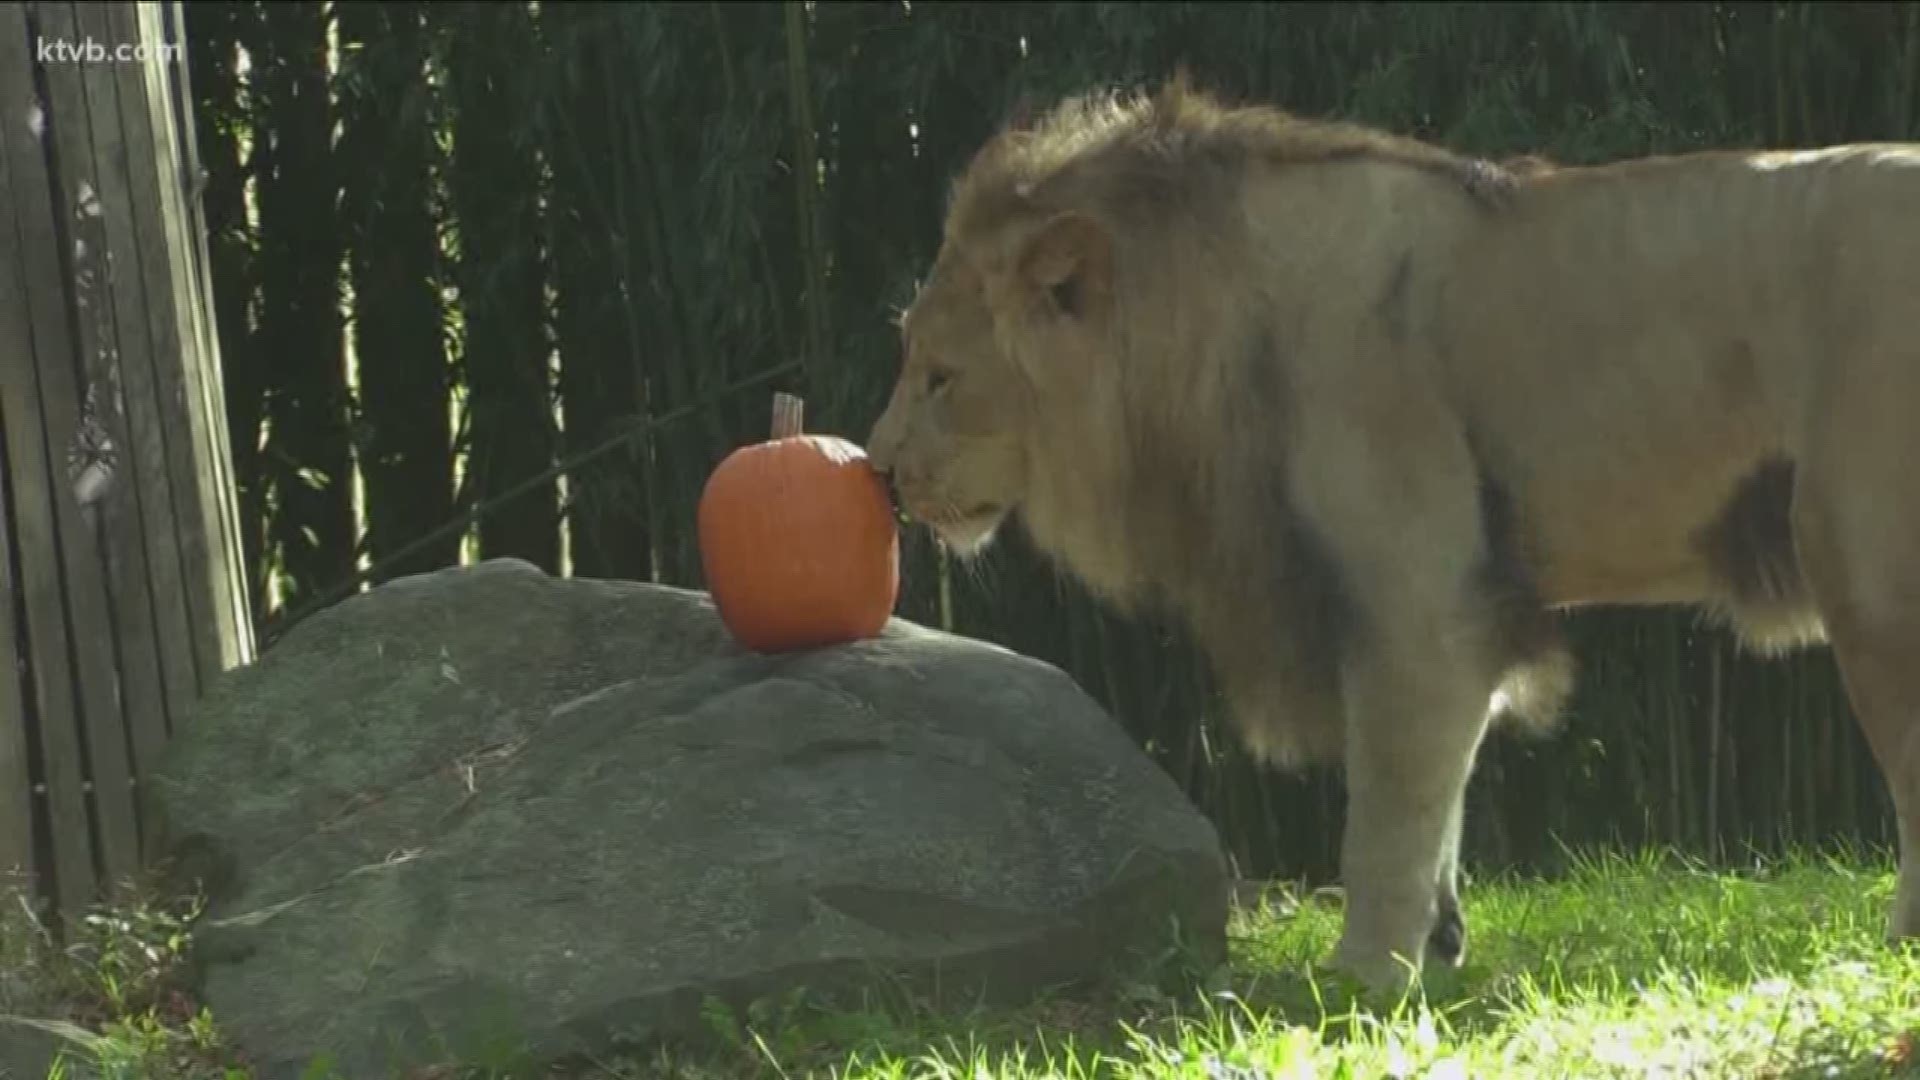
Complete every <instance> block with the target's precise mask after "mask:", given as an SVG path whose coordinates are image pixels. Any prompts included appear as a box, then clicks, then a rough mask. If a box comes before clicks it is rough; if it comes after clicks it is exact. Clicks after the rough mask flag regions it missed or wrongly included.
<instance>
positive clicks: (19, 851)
mask: <svg viewBox="0 0 1920 1080" xmlns="http://www.w3.org/2000/svg"><path fill="white" fill-rule="evenodd" d="M4 15H5V8H4V7H0V17H3V16H4ZM6 171H7V169H6V161H5V157H4V155H0V198H4V197H5V191H6V177H5V174H6ZM0 205H3V204H0ZM12 232H13V221H12V219H11V218H10V217H6V216H0V240H5V239H10V238H11V236H12ZM8 246H10V245H8V244H6V243H0V356H8V355H17V356H27V355H29V354H30V352H31V350H32V347H33V343H32V342H31V341H30V340H28V338H27V333H26V330H27V316H26V312H24V311H22V310H21V307H20V290H19V289H18V288H16V287H15V286H14V281H13V278H14V277H15V276H16V274H15V272H14V270H13V269H12V268H13V266H14V262H13V259H12V258H11V256H9V255H8V254H7V252H6V248H7V247H8ZM3 363H5V361H3V360H0V364H3ZM9 386H10V384H8V383H7V382H5V381H4V376H0V432H4V431H6V430H7V429H8V426H9V425H12V426H14V427H17V428H20V429H22V430H27V429H30V428H31V426H32V424H33V416H32V414H31V413H30V412H28V411H27V410H26V409H24V408H15V409H9V407H8V406H9V404H10V403H11V402H13V400H14V398H13V396H12V395H11V394H10V393H8V392H7V390H8V388H9ZM12 489H13V477H12V466H11V458H10V456H9V455H8V454H7V446H6V440H5V439H0V883H3V882H5V880H6V879H7V877H8V875H10V874H14V873H25V874H27V875H29V876H30V877H34V876H37V875H38V874H39V873H40V872H41V870H42V869H43V868H42V867H41V866H39V865H38V863H37V862H36V860H35V855H34V850H33V820H34V813H35V807H34V794H33V764H32V761H31V753H32V749H31V746H32V744H31V743H30V742H29V739H28V734H27V724H28V723H29V722H30V721H31V714H30V712H29V711H28V704H29V700H28V695H29V694H31V692H32V687H31V686H30V685H28V683H27V680H26V675H27V672H26V671H25V670H23V665H21V664H20V663H19V662H18V660H17V659H16V658H17V657H19V656H20V655H21V654H20V646H21V645H22V644H24V642H22V641H21V639H20V635H21V633H22V632H24V627H19V626H16V619H17V618H18V617H19V612H20V611H21V603H20V601H21V600H22V598H23V593H22V592H21V589H22V583H21V582H20V581H19V579H18V578H17V576H16V575H15V573H14V553H13V539H12V536H11V532H10V530H12V528H13V521H14V520H15V518H16V517H17V516H18V513H17V512H16V511H15V510H14V508H13V498H12ZM4 900H5V897H0V901H4Z"/></svg>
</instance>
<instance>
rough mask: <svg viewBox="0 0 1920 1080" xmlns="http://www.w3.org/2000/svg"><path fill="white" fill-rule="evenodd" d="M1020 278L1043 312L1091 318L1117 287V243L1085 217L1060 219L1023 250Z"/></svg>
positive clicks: (1029, 239) (1036, 233)
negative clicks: (1115, 266)
mask: <svg viewBox="0 0 1920 1080" xmlns="http://www.w3.org/2000/svg"><path fill="white" fill-rule="evenodd" d="M1018 273H1019V276H1020V283H1021V286H1022V288H1024V289H1026V290H1027V292H1028V294H1029V296H1030V297H1031V298H1032V299H1033V301H1034V302H1035V303H1036V304H1038V305H1040V306H1041V307H1042V308H1043V309H1044V310H1049V311H1052V312H1053V313H1054V314H1056V315H1061V316H1064V317H1066V318H1070V319H1083V318H1086V317H1087V316H1088V315H1090V314H1093V313H1094V312H1095V311H1097V310H1098V306H1099V305H1100V304H1102V303H1104V302H1105V301H1106V298H1107V294H1108V290H1109V288H1110V287H1111V284H1112V274H1113V241H1112V238H1111V237H1110V236H1108V234H1107V230H1106V229H1105V228H1104V227H1103V226H1102V225H1101V224H1100V223H1099V222H1098V221H1095V220H1094V219H1093V218H1092V217H1090V216H1088V215H1086V214H1082V213H1079V212H1076V211H1071V210H1069V211H1067V212H1065V213H1061V214H1057V215H1055V216H1054V217H1052V218H1050V219H1048V221H1047V223H1046V224H1044V225H1042V226H1040V227H1039V228H1037V229H1035V230H1034V231H1033V232H1032V233H1031V234H1029V235H1028V236H1027V238H1026V240H1025V242H1024V243H1023V244H1022V245H1021V248H1020V256H1019V262H1018Z"/></svg>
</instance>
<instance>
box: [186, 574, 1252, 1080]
mask: <svg viewBox="0 0 1920 1080" xmlns="http://www.w3.org/2000/svg"><path fill="white" fill-rule="evenodd" d="M154 799H155V806H156V808H157V809H158V810H159V811H160V814H161V820H162V821H163V822H164V823H165V827H166V830H167V835H168V837H169V838H170V841H171V843H172V850H173V851H174V852H175V855H176V860H175V861H176V863H177V865H178V867H179V869H180V871H181V872H183V873H191V874H193V875H194V876H195V877H196V878H198V879H199V880H201V881H203V882H204V883H205V885H206V887H207V888H209V889H210V890H211V900H212V903H211V906H210V908H209V911H208V915H207V918H206V919H205V920H203V922H202V923H201V925H200V926H199V928H198V932H197V939H198V952H199V957H200V963H201V964H202V970H201V973H200V974H201V982H202V988H201V989H202V993H203V995H204V997H205V998H206V1000H207V1003H208V1004H209V1005H210V1006H211V1008H212V1010H213V1013H214V1015H215V1017H216V1018H217V1019H218V1021H219V1023H220V1025H221V1027H222V1030H223V1031H224V1032H225V1033H226V1034H227V1036H228V1037H229V1038H230V1039H232V1040H234V1041H235V1042H236V1043H237V1044H238V1045H239V1046H241V1047H242V1048H244V1049H245V1050H246V1051H247V1052H248V1053H249V1054H250V1055H251V1057H252V1058H253V1059H254V1060H255V1061H256V1063H257V1064H258V1066H259V1067H260V1073H259V1075H260V1076H262V1077H274V1076H298V1075H299V1074H300V1072H301V1070H302V1069H303V1068H304V1067H305V1066H306V1065H307V1064H308V1063H309V1062H310V1061H313V1060H315V1059H316V1058H319V1057H321V1056H322V1055H324V1056H326V1057H328V1058H330V1059H331V1060H332V1062H333V1063H334V1065H335V1067H336V1068H337V1069H338V1070H339V1071H340V1073H341V1075H346V1076H356V1077H359V1076H386V1075H391V1074H394V1073H397V1072H399V1071H401V1070H402V1069H404V1068H407V1067H411V1066H415V1065H419V1064H423V1063H433V1062H455V1061H457V1062H470V1063H484V1064H494V1065H504V1064H507V1063H515V1062H517V1063H521V1064H524V1065H538V1064H540V1063H544V1062H548V1061H552V1060H556V1059H559V1058H564V1057H567V1056H570V1055H573V1054H577V1053H583V1052H585V1053H596V1054H599V1053H606V1052H607V1051H608V1050H609V1049H610V1048H613V1047H617V1046H618V1045H620V1044H622V1043H627V1042H631V1041H638V1040H645V1039H647V1038H649V1037H655V1036H670V1035H677V1034H694V1033H696V1029H697V1028H698V1026H699V1023H700V1020H699V1011H700V1008H701V1005H702V1003H703V1001H704V1000H705V999H706V998H707V997H708V996H709V995H712V996H717V997H719V998H721V999H723V1000H727V1001H730V1002H733V1003H735V1004H736V1005H737V1004H740V1003H743V1002H744V1001H746V1000H749V999H751V998H753V997H756V996H761V995H769V994H772V995H778V994H781V993H782V992H784V991H787V990H789V989H791V988H793V987H797V986H805V987H807V988H808V989H809V990H812V991H816V992H825V991H833V990H841V989H855V990H857V988H859V987H861V986H863V985H873V983H872V980H873V979H876V978H881V977H885V978H887V979H888V980H889V981H890V982H893V981H894V980H898V979H903V978H904V979H907V980H909V981H910V982H911V981H915V980H918V984H919V985H931V983H929V982H928V980H938V984H939V985H940V986H941V987H943V988H944V989H945V990H950V991H954V992H958V993H960V994H970V993H972V992H975V991H979V992H984V993H986V994H987V995H990V996H992V997H997V998H1007V997H1014V996H1018V995H1021V994H1025V993H1028V992H1031V991H1034V990H1038V989H1042V988H1045V987H1047V986H1052V985H1057V984H1059V983H1063V982H1071V981H1077V980H1080V979H1083V978H1089V977H1097V976H1098V975H1100V974H1102V973H1104V972H1107V971H1109V970H1111V969H1110V968H1109V967H1108V966H1107V965H1108V964H1109V962H1122V963H1124V962H1129V958H1133V959H1143V958H1144V959H1149V960H1151V959H1153V958H1154V957H1157V956H1158V957H1164V956H1165V955H1166V953H1167V951H1168V950H1169V949H1171V948H1174V947H1176V946H1179V947H1184V948H1186V949H1188V950H1190V951H1189V953H1188V956H1189V958H1190V959H1192V960H1198V961H1199V962H1201V963H1210V962H1212V961H1215V960H1218V959H1219V958H1220V957H1221V956H1222V954H1223V952H1224V937H1225V918H1226V905H1227V893H1228V884H1227V876H1226V866H1225V862H1224V859H1223V857H1222V854H1221V851H1220V847H1219V843H1218V839H1217V837H1216V834H1215V832H1214V830H1213V828H1212V826H1211V825H1210V823H1209V822H1207V820H1206V819H1205V818H1204V817H1202V816H1201V815H1200V814H1199V813H1198V812H1197V811H1196V810H1195V809H1194V808H1193V807H1192V806H1191V804H1190V803H1188V802H1187V800H1186V799H1185V797H1184V796H1183V795H1182V793H1181V792H1180V791H1179V790H1178V788H1177V787H1176V786H1175V785H1174V784H1173V783H1172V782H1171V781H1170V779H1169V778H1167V777H1166V776H1165V775H1164V774H1163V773H1162V772H1161V771H1160V770H1159V769H1158V768H1157V767H1156V766H1155V765H1154V764H1153V763H1152V762H1151V761H1149V760H1148V759H1147V758H1146V757H1145V756H1144V755H1142V754H1141V753H1140V752H1138V751H1137V750H1136V749H1135V747H1134V746H1133V744H1132V743H1131V742H1130V741H1129V740H1128V739H1127V738H1126V736H1125V734H1124V732H1122V731H1121V730H1120V729H1119V727H1118V726H1117V725H1116V724H1114V723H1113V722H1112V721H1111V719H1110V718H1109V717H1108V716H1107V715H1106V714H1105V713H1104V712H1103V711H1102V710H1101V709H1100V708H1099V707H1098V706H1097V705H1096V704H1095V703H1094V702H1093V701H1092V699H1090V698H1088V697H1087V696H1086V695H1084V694H1083V693H1082V692H1081V691H1080V690H1079V688H1078V687H1077V686H1075V685H1074V683H1073V682H1072V681H1071V680H1070V679H1069V678H1068V677H1067V676H1066V675H1065V674H1063V673H1062V672H1060V671H1058V670H1057V669H1055V668H1053V667H1051V666H1048V665H1046V664H1043V663H1041V662H1039V661H1035V660H1032V659H1028V658H1024V657H1021V656H1018V655H1016V654H1014V653H1011V652H1008V651H1006V650H1003V649H1000V648H997V647H995V646H992V645H988V644H985V643H982V642H978V641H972V640H968V639H965V638H961V637H956V636H951V635H946V634H942V633H939V632H936V631H931V630H927V629H924V628H921V627H918V626H915V625H913V624H911V623H907V622H904V621H901V620H895V621H894V622H893V623H892V624H890V625H889V627H888V629H887V630H886V632H885V634H884V635H883V636H882V637H880V638H877V639H874V640H870V641H865V642H860V643H856V644H850V645H845V646H838V647H835V648H831V649H822V650H816V651H812V652H807V653H801V654H793V655H788V656H780V657H763V656H757V655H754V654H751V653H747V652H744V651H742V650H740V649H739V648H738V647H737V646H735V645H734V644H733V643H732V642H731V640H730V639H729V638H728V637H727V635H726V633H725V631H724V629H723V628H722V626H721V624H720V622H719V620H718V618H717V616H716V615H715V614H714V611H713V608H712V606H711V604H710V603H709V602H708V600H707V598H706V595H705V594H704V593H698V592H689V591H683V590H678V589H671V588H666V587H661V586H652V585H646V584H638V583H626V582H608V581H588V580H562V579H556V578H552V577H549V576H547V575H545V574H544V573H542V572H540V571H539V570H538V569H536V568H534V567H532V566H530V565H528V564H525V563H520V562H516V561H511V560H498V561H494V562H489V563H483V564H480V565H478V566H472V567H467V568H461V569H453V570H446V571H441V572H438V573H434V574H428V575H422V576H419V577H415V578H408V579H403V580H400V581H396V582H393V583H391V584H388V585H386V586H383V587H381V588H379V589H376V590H373V591H371V592H369V593H367V594H363V595H361V596H359V597H356V598H354V599H352V600H349V601H347V602H345V603H343V604H340V605H338V606H336V607H335V608H333V609H331V610H329V611H327V612H325V613H322V614H321V615H319V616H316V617H314V618H313V619H311V620H309V621H308V622H306V623H305V624H303V625H301V626H299V627H297V628H296V629H295V630H294V631H293V632H292V633H291V634H289V635H288V636H287V637H286V638H284V639H283V640H281V641H280V642H279V643H278V644H276V645H275V646H274V648H273V649H271V650H270V651H269V652H268V653H267V654H266V655H265V656H263V657H262V658H261V659H260V660H259V661H258V662H257V663H256V664H254V665H253V666H251V667H249V668H245V669H241V670H238V671H235V672H231V673H229V674H228V676H227V677H226V679H224V680H223V681H222V682H221V683H220V684H218V685H217V686H216V687H215V689H214V692H213V693H211V694H210V695H209V697H208V698H207V699H206V700H205V701H204V702H203V704H202V706H201V708H200V709H199V711H198V712H197V714H196V715H195V717H194V718H193V719H192V721H191V723H190V724H188V725H186V726H185V728H184V730H183V731H182V732H180V733H179V734H178V735H177V736H176V739H175V742H174V743H173V745H172V746H171V748H170V751H169V756H168V758H167V759H166V761H165V763H164V768H163V770H162V774H161V775H160V776H159V777H158V778H157V779H156V784H155V786H154ZM893 984H894V985H897V983H893Z"/></svg>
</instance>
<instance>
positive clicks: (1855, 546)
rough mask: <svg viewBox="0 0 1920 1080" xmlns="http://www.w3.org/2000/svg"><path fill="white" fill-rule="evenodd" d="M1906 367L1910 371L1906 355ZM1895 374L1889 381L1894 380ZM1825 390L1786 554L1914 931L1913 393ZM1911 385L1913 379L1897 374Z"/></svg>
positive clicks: (1917, 702)
mask: <svg viewBox="0 0 1920 1080" xmlns="http://www.w3.org/2000/svg"><path fill="white" fill-rule="evenodd" d="M1906 359H1907V360H1908V361H1909V364H1908V367H1907V368H1906V369H1905V370H1906V371H1909V372H1912V371H1920V355H1915V354H1914V353H1912V352H1911V351H1909V352H1908V353H1907V354H1906ZM1897 380H1898V376H1897V375H1895V376H1894V379H1893V380H1891V381H1897ZM1889 381H1890V380H1879V381H1878V385H1869V384H1868V383H1869V381H1868V380H1859V381H1857V382H1855V383H1854V384H1852V385H1850V386H1842V387H1835V388H1833V389H1832V392H1831V393H1830V395H1829V397H1828V399H1827V400H1828V402H1829V403H1830V404H1832V405H1834V406H1838V407H1836V408H1832V409H1830V410H1828V412H1827V414H1826V415H1825V416H1823V417H1822V418H1821V422H1820V423H1819V424H1818V425H1817V428H1816V430H1815V431H1814V433H1813V434H1812V436H1811V437H1810V439H1809V440H1808V446H1807V449H1806V452H1805V454H1804V456H1803V459H1802V461H1801V462H1800V466H1799V468H1798V470H1797V471H1796V475H1795V479H1794V492H1793V507H1792V528H1793V540H1794V546H1795V550H1796V552H1797V555H1798V559H1799V562H1800V565H1801V569H1802V571H1803V573H1804V574H1805V577H1806V581H1807V585H1808V587H1809V588H1810V589H1811V591H1812V594H1813V597H1814V601H1815V603H1816V604H1817V605H1818V607H1819V610H1820V616H1821V619H1822V620H1823V622H1824V623H1825V626H1826V636H1827V640H1828V643H1829V644H1830V645H1831V647H1832V649H1833V653H1834V659H1835V661H1836V663H1837V664H1838V667H1839V669H1840V674H1841V679H1842V681H1843V683H1844V685H1845V688H1846V693H1847V696H1848V699H1849V700H1850V702H1851V703H1852V705H1853V710H1854V712H1855V714H1856V715H1857V717H1858V719H1859V722H1860V726H1861V729H1862V731H1863V732H1864V734H1865V736H1866V740H1867V743H1868V745H1869V746H1870V747H1871V748H1872V750H1873V755H1874V759H1875V761H1876V762H1877V763H1878V764H1879V766H1880V771H1881V775H1882V776H1883V778H1884V779H1885V781H1886V784H1887V788H1888V792H1889V794H1890V795H1891V796H1892V801H1893V808H1894V813H1895V819H1896V822H1897V825H1898V833H1899V843H1900V853H1899V856H1900V876H1899V887H1898V890H1897V892H1896V895H1895V898H1894V904H1893V910H1892V912H1891V917H1890V919H1889V926H1888V929H1889V933H1890V936H1891V937H1893V938H1896V939H1902V938H1909V939H1910V938H1920V850H1916V845H1920V486H1916V485H1915V483H1914V481H1913V478H1912V476H1911V475H1910V473H1909V470H1910V469H1911V468H1912V463H1913V461H1914V460H1916V459H1920V427H1916V426H1915V425H1914V424H1913V423H1912V419H1911V417H1910V416H1908V415H1904V414H1905V413H1907V412H1908V411H1910V410H1911V408H1912V402H1913V400H1914V399H1913V398H1912V397H1910V396H1908V395H1905V394H1902V393H1899V392H1889V390H1888V389H1887V387H1888V383H1889ZM1914 381H1915V379H1914V377H1913V376H1912V375H1910V374H1909V375H1908V376H1907V377H1906V382H1907V383H1909V384H1912V383H1913V382H1914Z"/></svg>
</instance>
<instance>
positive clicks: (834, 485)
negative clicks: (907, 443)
mask: <svg viewBox="0 0 1920 1080" xmlns="http://www.w3.org/2000/svg"><path fill="white" fill-rule="evenodd" d="M773 415H774V422H773V434H772V438H771V439H769V440H768V441H766V442H762V443H755V444H753V445H750V446H743V447H741V448H739V449H737V450H735V451H733V452H732V453H731V454H729V455H727V457H726V459H725V460H723V461H721V462H720V465H719V466H718V467H717V468H715V469H714V470H713V473H712V475H711V476H709V477H708V478H707V484H706V489H705V490H704V491H703V492H702V493H701V495H700V510H699V524H698V527H699V535H700V560H701V564H702V567H703V569H704V570H705V574H706V582H707V591H708V592H709V593H710V594H711V595H712V597H713V601H714V606H715V607H716V608H717V609H718V610H719V613H720V620H721V622H723V623H725V624H726V627H727V630H728V632H729V633H731V634H732V635H733V637H734V639H735V640H736V641H738V642H739V643H740V644H741V645H743V646H745V647H747V648H749V649H752V650H754V651H756V652H762V653H777V652H788V651H792V650H796V649H809V648H818V647H821V646H826V645H836V644H841V643H844V642H850V641H856V640H859V639H862V638H869V637H873V636H876V635H878V634H879V633H880V631H881V629H882V628H883V627H885V626H886V623H887V619H888V617H889V616H891V615H892V614H893V608H894V604H895V602H896V601H897V600H898V598H899V592H900V538H899V528H898V523H897V522H896V520H895V518H894V513H893V504H892V502H891V500H889V499H888V497H887V486H886V482H885V481H884V480H882V479H881V477H880V475H879V474H878V473H876V472H875V471H874V470H873V467H872V465H871V464H870V463H869V461H868V460H867V454H866V451H865V450H863V449H861V448H860V447H858V446H856V445H854V444H853V443H850V442H848V441H846V440H845V439H839V438H835V437H832V436H823V435H806V434H802V432H801V425H800V416H801V402H800V399H799V398H796V397H793V396H791V395H788V394H776V395H774V407H773Z"/></svg>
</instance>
